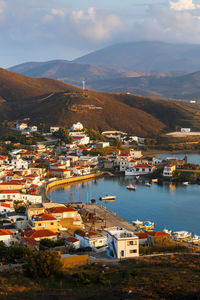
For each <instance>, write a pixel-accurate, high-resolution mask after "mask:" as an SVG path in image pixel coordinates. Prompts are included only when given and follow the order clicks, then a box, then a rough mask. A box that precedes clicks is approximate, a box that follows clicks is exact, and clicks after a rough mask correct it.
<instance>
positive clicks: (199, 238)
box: [188, 234, 200, 244]
mask: <svg viewBox="0 0 200 300" xmlns="http://www.w3.org/2000/svg"><path fill="white" fill-rule="evenodd" d="M188 242H189V243H194V244H199V243H200V236H199V235H197V234H194V235H193V236H192V237H191V238H189V239H188Z"/></svg>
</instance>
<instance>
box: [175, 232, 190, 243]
mask: <svg viewBox="0 0 200 300" xmlns="http://www.w3.org/2000/svg"><path fill="white" fill-rule="evenodd" d="M172 236H173V238H174V239H175V240H177V241H186V240H188V239H189V238H191V233H190V232H188V231H184V230H182V231H175V232H173V234H172Z"/></svg>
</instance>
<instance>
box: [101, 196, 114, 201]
mask: <svg viewBox="0 0 200 300" xmlns="http://www.w3.org/2000/svg"><path fill="white" fill-rule="evenodd" d="M115 199H116V196H113V195H105V196H103V197H100V200H104V201H109V200H115Z"/></svg>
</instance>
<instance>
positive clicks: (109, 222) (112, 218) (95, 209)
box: [86, 203, 136, 231]
mask: <svg viewBox="0 0 200 300" xmlns="http://www.w3.org/2000/svg"><path fill="white" fill-rule="evenodd" d="M86 210H87V211H88V212H89V213H95V214H96V216H98V217H99V218H101V219H103V220H104V226H105V227H113V226H117V227H121V228H125V229H127V230H131V231H135V230H136V227H135V226H133V225H132V224H131V223H129V222H128V221H126V220H125V219H123V218H121V217H120V216H118V215H117V214H115V213H114V212H112V211H111V210H109V209H107V208H106V207H105V206H103V205H101V204H99V203H94V204H86ZM86 225H88V226H89V224H86ZM92 225H94V224H92ZM100 226H101V224H99V223H96V224H95V227H96V228H97V229H98V228H99V227H100Z"/></svg>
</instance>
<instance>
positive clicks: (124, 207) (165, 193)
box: [49, 154, 200, 234]
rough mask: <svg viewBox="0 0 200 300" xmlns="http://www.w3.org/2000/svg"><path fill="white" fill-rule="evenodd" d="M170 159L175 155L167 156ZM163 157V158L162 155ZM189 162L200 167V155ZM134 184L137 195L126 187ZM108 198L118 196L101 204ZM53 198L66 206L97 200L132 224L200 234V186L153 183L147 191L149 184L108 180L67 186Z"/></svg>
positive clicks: (53, 193)
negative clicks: (138, 222)
mask: <svg viewBox="0 0 200 300" xmlns="http://www.w3.org/2000/svg"><path fill="white" fill-rule="evenodd" d="M179 155H180V154H179ZM168 156H170V157H171V156H172V155H171V154H168V155H166V157H168ZM175 156H176V157H177V155H175ZM183 156H184V155H182V156H179V157H181V158H182V157H183ZM159 157H161V158H163V156H161V155H159ZM188 161H189V162H191V163H200V155H198V154H191V155H188ZM130 183H134V184H136V187H137V189H136V191H129V190H127V189H126V185H127V184H130ZM106 194H108V195H116V196H117V199H116V201H115V202H103V203H102V201H100V200H98V199H99V198H100V197H101V196H104V195H106ZM49 197H50V198H51V199H52V200H53V201H54V202H63V203H64V202H65V203H66V202H71V201H72V199H73V201H74V202H76V201H79V199H81V201H83V202H87V201H88V200H90V199H96V200H97V201H98V202H99V203H101V204H103V205H104V206H106V207H107V208H108V209H110V210H112V211H114V212H116V213H117V214H118V215H120V216H121V217H123V218H124V219H126V220H128V221H132V220H135V219H140V220H151V221H154V222H155V227H156V230H163V229H164V228H165V227H166V228H168V229H172V230H173V231H176V230H187V231H190V232H194V233H197V234H200V185H187V186H183V185H179V186H173V185H169V184H164V185H158V184H157V183H153V184H152V185H151V187H147V186H146V185H145V181H139V182H138V181H135V180H134V178H133V177H131V176H120V177H104V178H100V179H97V180H92V181H87V182H86V181H85V182H82V183H76V184H72V185H65V186H64V187H62V188H59V189H57V190H52V191H50V192H49Z"/></svg>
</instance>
